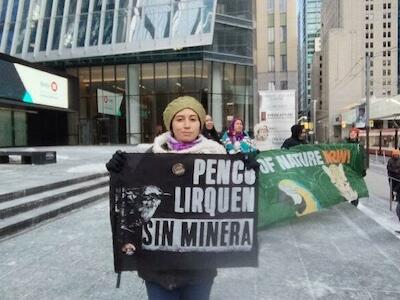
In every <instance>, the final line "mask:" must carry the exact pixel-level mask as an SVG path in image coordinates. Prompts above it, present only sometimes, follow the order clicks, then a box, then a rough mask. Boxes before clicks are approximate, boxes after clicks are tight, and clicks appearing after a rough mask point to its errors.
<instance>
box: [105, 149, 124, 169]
mask: <svg viewBox="0 0 400 300" xmlns="http://www.w3.org/2000/svg"><path fill="white" fill-rule="evenodd" d="M126 158H127V154H126V152H125V151H121V150H118V151H117V152H115V153H114V155H113V156H112V158H111V159H110V161H109V162H108V163H106V168H107V170H108V171H109V172H114V173H119V172H121V170H122V168H123V167H124V164H125V162H126Z"/></svg>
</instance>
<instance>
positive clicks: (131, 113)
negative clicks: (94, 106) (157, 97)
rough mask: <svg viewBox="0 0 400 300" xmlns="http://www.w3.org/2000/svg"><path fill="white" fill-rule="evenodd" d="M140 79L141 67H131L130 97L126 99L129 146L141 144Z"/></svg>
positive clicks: (129, 74) (128, 79) (128, 77)
mask: <svg viewBox="0 0 400 300" xmlns="http://www.w3.org/2000/svg"><path fill="white" fill-rule="evenodd" d="M139 77H140V73H139V65H129V66H128V76H127V81H128V82H127V86H128V97H127V99H126V100H127V101H126V134H127V137H126V141H127V143H128V144H139V143H140V142H141V130H140V90H139V79H140V78H139Z"/></svg>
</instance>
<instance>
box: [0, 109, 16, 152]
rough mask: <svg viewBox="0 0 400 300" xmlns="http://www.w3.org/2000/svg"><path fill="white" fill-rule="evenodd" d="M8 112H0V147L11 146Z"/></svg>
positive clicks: (10, 126)
mask: <svg viewBox="0 0 400 300" xmlns="http://www.w3.org/2000/svg"><path fill="white" fill-rule="evenodd" d="M11 124H12V120H11V111H10V110H0V126H1V130H0V146H2V147H7V146H13V140H12V125H11Z"/></svg>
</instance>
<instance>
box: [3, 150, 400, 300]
mask: <svg viewBox="0 0 400 300" xmlns="http://www.w3.org/2000/svg"><path fill="white" fill-rule="evenodd" d="M117 148H119V147H118V146H113V147H111V146H110V147H109V146H106V147H57V148H51V149H55V150H56V151H57V153H58V158H59V160H58V163H57V164H55V165H45V166H29V165H28V166H24V165H6V166H5V167H4V168H3V166H2V168H1V170H0V177H1V188H3V187H4V188H9V187H8V185H11V184H17V183H18V182H20V184H18V185H17V186H18V187H21V186H24V187H28V186H29V185H30V184H38V183H41V184H43V182H51V179H52V180H55V179H57V180H59V179H60V178H64V177H63V176H65V177H68V176H77V175H78V174H79V175H82V173H85V172H89V173H90V172H93V171H96V172H97V171H99V170H100V169H101V168H102V167H103V168H104V163H105V162H106V161H107V160H108V159H109V158H110V156H111V155H112V153H113V152H114V151H115V150H116V149H117ZM46 149H50V148H46ZM125 149H126V150H128V151H137V149H136V148H133V147H125ZM144 149H146V146H142V147H140V149H139V151H142V150H144ZM101 165H102V166H101ZM71 170H74V172H72V171H71ZM77 170H78V171H77ZM102 170H103V171H105V169H102ZM384 170H385V168H384V166H382V165H380V164H378V163H377V164H375V165H372V166H371V169H370V170H369V171H368V175H367V177H366V182H367V184H368V186H369V188H370V191H371V197H370V199H365V200H363V201H362V203H361V205H360V206H359V208H355V207H353V206H352V205H350V204H348V203H342V204H340V205H337V206H335V207H333V208H331V209H325V210H323V211H321V212H318V213H315V214H312V215H309V216H305V217H302V218H299V219H294V220H291V221H288V222H283V223H279V224H275V225H274V226H271V227H270V228H268V229H266V230H263V231H261V232H260V233H259V245H260V249H259V267H258V268H232V269H220V270H219V272H218V277H217V278H216V281H215V284H214V286H213V289H212V294H211V299H213V300H216V299H399V298H400V276H399V275H400V256H399V249H400V239H399V238H398V236H396V235H395V234H394V233H393V231H392V229H395V228H398V227H400V226H399V224H398V221H397V219H396V217H395V213H394V211H392V212H390V211H389V206H388V200H387V196H388V193H387V190H386V185H387V181H386V178H385V177H384V175H383V174H384ZM100 171H101V170H100ZM18 174H19V175H18ZM49 174H51V176H49ZM11 175H12V176H11ZM46 175H47V176H46ZM18 176H20V177H19V179H18ZM48 177H52V178H48ZM55 177H56V178H55ZM18 180H19V181H18ZM9 190H11V188H9ZM385 197H386V198H385ZM397 226H398V227H397ZM0 257H2V259H1V261H0V289H1V299H145V298H146V293H145V287H144V283H143V281H142V280H141V279H140V278H138V277H137V276H136V274H135V273H129V272H128V273H123V275H122V282H121V287H120V288H119V289H116V288H115V283H116V275H115V273H114V272H113V256H112V243H111V229H110V224H109V219H108V201H107V199H102V200H100V201H97V202H96V203H94V204H92V205H89V206H86V207H82V208H80V209H78V210H75V211H73V212H70V213H68V214H65V215H62V216H60V217H57V218H56V219H53V220H51V221H47V222H46V223H44V224H41V225H40V226H36V227H34V228H30V229H29V230H26V231H24V232H22V233H19V234H17V235H14V236H10V237H7V238H5V239H3V240H0Z"/></svg>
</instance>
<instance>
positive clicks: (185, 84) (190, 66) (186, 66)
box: [182, 61, 196, 94]
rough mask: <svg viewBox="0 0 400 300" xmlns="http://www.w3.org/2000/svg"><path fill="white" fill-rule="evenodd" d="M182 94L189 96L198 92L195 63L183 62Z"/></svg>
mask: <svg viewBox="0 0 400 300" xmlns="http://www.w3.org/2000/svg"><path fill="white" fill-rule="evenodd" d="M182 92H183V93H189V94H190V93H194V92H196V89H195V79H194V61H183V62H182Z"/></svg>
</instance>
